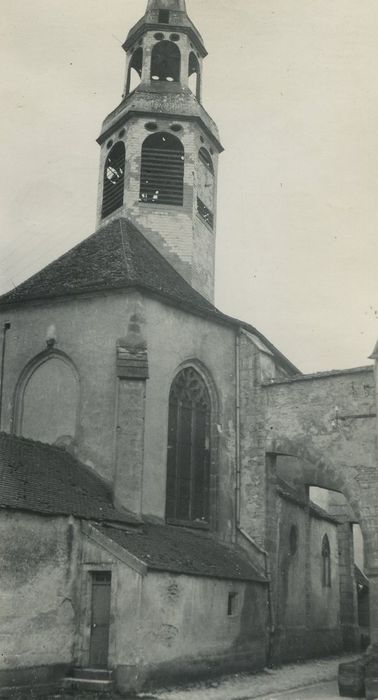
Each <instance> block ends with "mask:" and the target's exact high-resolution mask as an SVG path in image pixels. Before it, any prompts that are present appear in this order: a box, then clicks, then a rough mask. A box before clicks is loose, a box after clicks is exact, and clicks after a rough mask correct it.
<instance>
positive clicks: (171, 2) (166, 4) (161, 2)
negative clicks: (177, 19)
mask: <svg viewBox="0 0 378 700" xmlns="http://www.w3.org/2000/svg"><path fill="white" fill-rule="evenodd" d="M150 10H173V11H175V12H186V6H185V0H148V4H147V12H149V11H150Z"/></svg>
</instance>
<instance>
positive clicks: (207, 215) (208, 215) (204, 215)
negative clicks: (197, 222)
mask: <svg viewBox="0 0 378 700" xmlns="http://www.w3.org/2000/svg"><path fill="white" fill-rule="evenodd" d="M197 211H198V213H199V215H200V217H201V219H203V220H204V221H206V223H207V225H208V226H210V228H213V226H214V214H212V212H211V211H210V209H208V208H207V206H206V204H204V203H203V202H202V201H201V199H200V198H199V197H197Z"/></svg>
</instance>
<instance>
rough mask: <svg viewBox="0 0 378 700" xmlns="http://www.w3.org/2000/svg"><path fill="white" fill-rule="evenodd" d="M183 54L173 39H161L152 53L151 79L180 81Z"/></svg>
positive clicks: (171, 81)
mask: <svg viewBox="0 0 378 700" xmlns="http://www.w3.org/2000/svg"><path fill="white" fill-rule="evenodd" d="M180 65H181V54H180V49H179V47H178V46H177V44H175V43H174V42H173V41H166V40H163V41H159V42H158V43H157V44H155V46H154V48H153V49H152V53H151V80H167V81H168V82H170V83H178V82H179V80H180Z"/></svg>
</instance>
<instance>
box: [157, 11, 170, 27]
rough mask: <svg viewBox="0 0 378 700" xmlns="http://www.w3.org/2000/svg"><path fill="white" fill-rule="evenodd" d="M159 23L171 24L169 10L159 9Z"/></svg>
mask: <svg viewBox="0 0 378 700" xmlns="http://www.w3.org/2000/svg"><path fill="white" fill-rule="evenodd" d="M158 22H159V24H169V10H159V16H158Z"/></svg>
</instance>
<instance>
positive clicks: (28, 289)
mask: <svg viewBox="0 0 378 700" xmlns="http://www.w3.org/2000/svg"><path fill="white" fill-rule="evenodd" d="M127 288H137V289H142V290H145V291H146V292H148V293H150V294H152V295H154V296H158V297H159V298H161V299H162V300H164V301H166V302H168V303H170V304H172V305H174V306H178V307H179V308H183V309H185V310H188V311H189V312H191V313H194V314H197V315H201V316H205V317H206V318H211V319H213V320H214V321H217V322H219V323H223V324H227V325H232V326H234V327H242V328H244V329H246V330H247V331H249V332H251V333H253V334H255V335H256V336H257V337H258V338H260V340H262V341H263V343H264V344H265V345H266V346H267V347H268V348H269V350H271V351H272V353H273V355H274V356H275V357H276V358H277V360H278V361H279V363H280V364H281V365H282V366H283V367H285V369H286V370H287V371H288V372H289V373H290V374H293V373H295V374H296V375H297V374H298V373H299V370H298V369H297V368H296V367H295V366H294V365H293V364H292V363H291V362H290V361H289V360H288V359H287V358H286V357H285V356H284V355H283V354H282V353H281V352H280V351H279V350H277V348H275V347H274V345H273V344H272V343H271V342H270V341H269V340H268V339H267V338H265V337H264V336H263V334H262V333H260V331H258V330H257V329H256V328H254V327H253V326H251V325H249V324H247V323H244V322H243V321H240V320H239V319H236V318H233V317H231V316H227V315H226V314H223V313H222V312H221V311H219V310H218V309H217V308H216V307H215V306H214V305H213V304H211V303H210V302H209V301H208V300H207V299H205V297H203V296H202V294H200V293H199V292H197V291H196V290H195V289H193V287H192V286H191V285H190V284H188V282H186V280H184V278H183V277H181V275H180V274H179V273H178V272H177V271H176V270H175V269H174V268H173V267H172V265H170V263H169V262H168V261H167V260H166V259H165V258H164V257H163V256H162V255H161V254H160V253H159V251H158V250H156V248H155V247H154V246H153V245H152V244H151V243H150V242H149V241H148V240H147V239H146V238H145V236H143V234H142V233H141V232H140V231H138V229H136V228H135V226H133V225H132V224H131V223H130V222H129V221H128V220H127V219H123V218H120V219H115V220H114V221H111V222H110V223H109V224H107V225H106V226H104V227H103V228H101V229H99V230H98V231H96V232H95V233H93V234H92V235H91V236H89V237H88V238H86V239H85V240H84V241H82V242H81V243H79V244H78V245H76V246H75V247H74V248H72V249H71V250H69V251H68V252H67V253H64V254H63V255H62V256H61V257H60V258H57V260H54V261H53V262H51V263H50V264H49V265H47V266H46V267H44V268H43V269H42V270H40V271H39V272H37V273H36V274H35V275H33V276H32V277H30V278H29V279H27V280H25V282H22V283H21V284H19V285H18V286H17V287H16V288H15V289H12V290H11V291H10V292H7V293H6V294H3V295H2V296H0V308H1V307H2V306H3V307H7V308H9V306H10V305H13V304H18V303H27V302H29V301H33V300H42V299H50V298H55V297H62V296H74V295H78V294H84V293H92V292H97V291H104V290H114V289H127Z"/></svg>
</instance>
